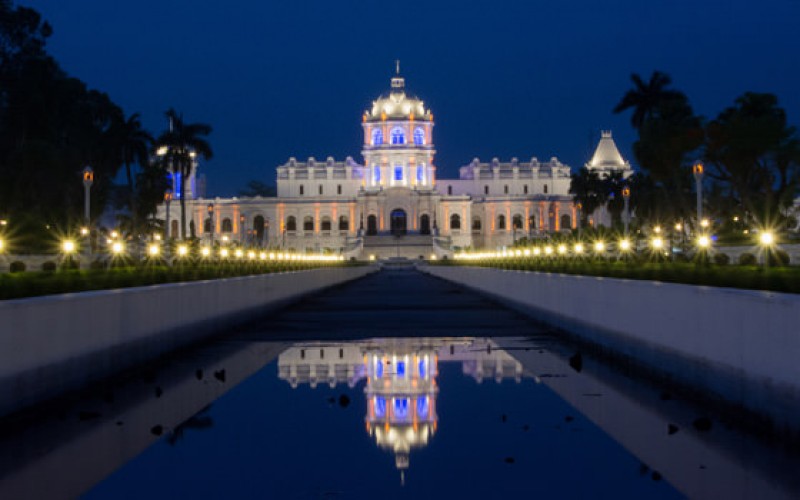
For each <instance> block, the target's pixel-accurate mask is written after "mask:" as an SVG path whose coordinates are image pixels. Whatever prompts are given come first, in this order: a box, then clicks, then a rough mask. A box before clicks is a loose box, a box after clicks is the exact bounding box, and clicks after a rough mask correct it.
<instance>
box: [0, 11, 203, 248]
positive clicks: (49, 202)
mask: <svg viewBox="0 0 800 500" xmlns="http://www.w3.org/2000/svg"><path fill="white" fill-rule="evenodd" d="M52 32H53V30H52V27H51V26H50V24H49V23H47V22H46V21H44V20H43V19H42V17H41V15H40V14H39V13H38V12H37V11H35V10H34V9H31V8H27V7H22V6H14V5H13V3H12V2H11V0H0V179H1V180H2V181H0V219H3V220H8V222H9V226H10V227H12V228H13V230H12V231H13V232H14V233H16V234H15V235H14V237H15V239H16V241H17V244H18V245H19V246H20V247H22V248H36V247H37V246H41V245H42V244H43V242H46V241H47V240H48V238H47V235H48V233H49V232H52V231H53V229H57V230H58V231H60V232H61V233H66V232H69V231H71V230H73V229H74V228H75V227H76V226H78V225H81V224H82V221H83V214H82V207H83V186H82V184H81V176H80V173H81V171H82V170H83V168H84V167H86V166H91V167H92V169H93V170H94V172H95V177H94V184H93V186H92V188H91V199H92V205H91V216H92V219H93V220H94V219H95V218H97V217H99V216H100V214H101V213H102V212H103V211H104V210H105V209H106V207H108V206H109V204H116V205H118V206H120V207H124V208H127V210H126V212H127V216H123V217H122V218H121V220H120V224H121V226H122V228H123V229H124V230H125V231H126V232H127V233H128V234H134V235H135V234H147V233H148V232H151V231H153V230H155V229H157V228H156V227H154V226H158V225H159V224H161V222H160V221H156V220H155V219H154V215H155V212H156V206H157V204H158V203H160V202H162V201H163V199H164V193H165V191H166V190H167V189H168V188H169V187H170V186H169V180H168V174H170V173H174V174H181V178H182V179H186V178H188V176H189V175H190V172H191V169H192V165H193V162H194V161H195V160H196V158H205V159H208V158H211V156H212V150H211V147H210V145H209V143H208V141H207V136H208V134H210V133H211V127H210V126H209V125H206V124H202V123H186V122H185V121H184V119H183V117H182V115H181V114H180V113H178V112H177V111H175V110H174V109H170V110H168V111H167V112H166V116H167V118H168V121H169V127H168V129H167V130H165V131H164V132H163V133H161V134H160V135H159V136H158V137H156V138H154V137H153V135H151V134H150V133H149V132H148V131H147V130H145V129H144V128H143V127H142V124H141V118H140V116H139V114H138V113H133V114H130V115H126V113H125V112H124V111H123V109H122V108H121V107H120V106H119V105H117V104H116V103H114V102H113V101H112V100H111V98H110V97H109V96H108V95H107V94H106V93H104V92H101V91H98V90H95V89H91V88H89V87H88V86H87V85H86V84H85V83H84V82H82V81H81V80H79V79H77V78H75V77H72V76H70V75H68V74H67V73H66V72H65V71H64V70H63V69H62V68H61V67H60V66H59V64H58V62H57V61H56V60H55V59H54V58H53V57H52V56H50V55H49V54H48V53H47V51H46V43H47V39H48V38H49V37H50V36H51V34H52ZM156 152H162V154H156ZM121 169H124V173H125V184H124V185H121V186H116V185H114V182H113V179H114V178H116V177H117V175H118V173H120V170H121ZM185 184H186V183H185V182H181V183H180V184H179V185H180V192H179V193H175V198H178V199H179V200H180V205H181V221H182V222H181V228H182V231H183V234H182V236H183V237H186V234H185V232H186V222H185V221H186V214H185V205H184V200H185V192H184V191H185V189H186V188H185Z"/></svg>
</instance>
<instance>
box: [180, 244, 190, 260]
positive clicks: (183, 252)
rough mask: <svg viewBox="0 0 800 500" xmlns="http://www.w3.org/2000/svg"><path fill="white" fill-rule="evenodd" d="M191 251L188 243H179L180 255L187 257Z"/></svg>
mask: <svg viewBox="0 0 800 500" xmlns="http://www.w3.org/2000/svg"><path fill="white" fill-rule="evenodd" d="M188 253H189V247H187V246H186V245H178V255H180V256H181V257H185V256H186V255H187V254H188Z"/></svg>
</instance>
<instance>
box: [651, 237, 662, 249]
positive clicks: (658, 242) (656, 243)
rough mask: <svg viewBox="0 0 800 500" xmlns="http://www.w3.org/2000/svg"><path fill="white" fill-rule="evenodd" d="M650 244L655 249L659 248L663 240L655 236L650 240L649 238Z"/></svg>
mask: <svg viewBox="0 0 800 500" xmlns="http://www.w3.org/2000/svg"><path fill="white" fill-rule="evenodd" d="M650 245H652V247H653V249H655V250H661V249H662V248H664V240H662V239H661V238H659V237H655V238H653V239H652V240H650Z"/></svg>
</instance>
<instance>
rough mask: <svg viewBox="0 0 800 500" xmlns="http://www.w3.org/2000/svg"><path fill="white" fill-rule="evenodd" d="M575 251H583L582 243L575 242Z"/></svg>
mask: <svg viewBox="0 0 800 500" xmlns="http://www.w3.org/2000/svg"><path fill="white" fill-rule="evenodd" d="M575 253H583V244H581V243H576V244H575Z"/></svg>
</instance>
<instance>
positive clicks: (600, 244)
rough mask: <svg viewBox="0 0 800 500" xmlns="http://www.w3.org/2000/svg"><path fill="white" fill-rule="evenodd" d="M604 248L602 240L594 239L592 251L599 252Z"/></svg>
mask: <svg viewBox="0 0 800 500" xmlns="http://www.w3.org/2000/svg"><path fill="white" fill-rule="evenodd" d="M605 249H606V244H605V243H603V242H602V241H595V242H594V251H595V252H598V253H599V252H602V251H603V250H605Z"/></svg>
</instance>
